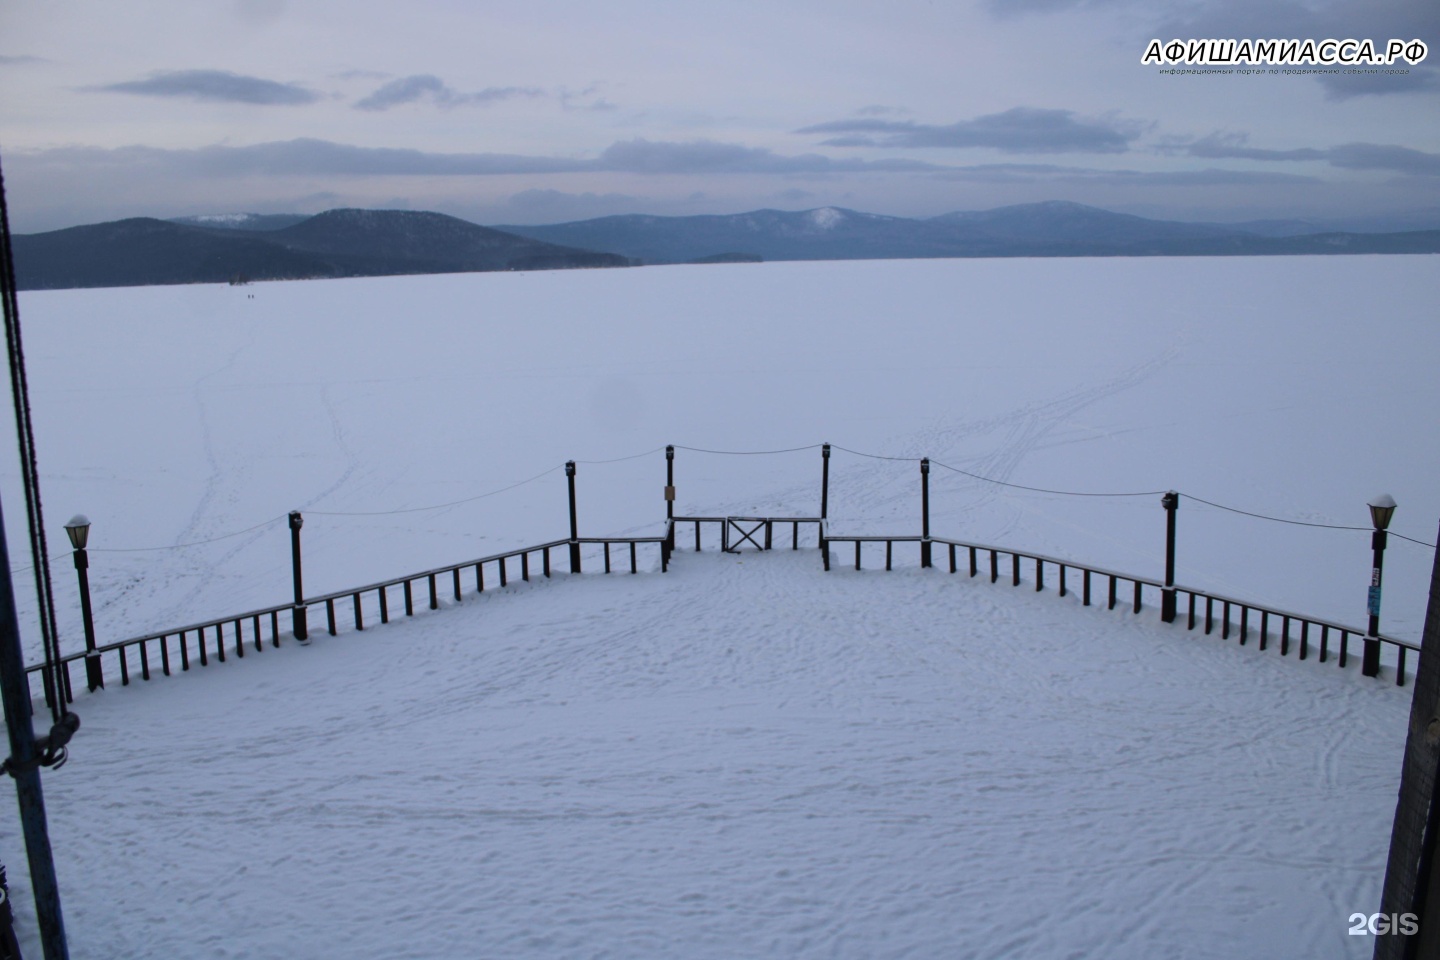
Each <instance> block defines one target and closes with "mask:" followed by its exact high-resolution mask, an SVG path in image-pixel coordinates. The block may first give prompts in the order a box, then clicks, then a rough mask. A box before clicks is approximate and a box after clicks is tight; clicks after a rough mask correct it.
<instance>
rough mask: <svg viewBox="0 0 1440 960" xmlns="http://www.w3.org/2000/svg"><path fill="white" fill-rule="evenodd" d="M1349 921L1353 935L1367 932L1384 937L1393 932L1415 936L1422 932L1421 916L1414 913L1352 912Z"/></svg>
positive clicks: (1361, 935)
mask: <svg viewBox="0 0 1440 960" xmlns="http://www.w3.org/2000/svg"><path fill="white" fill-rule="evenodd" d="M1349 922H1350V931H1349V932H1350V936H1352V937H1363V936H1365V935H1366V934H1370V935H1371V936H1374V937H1383V936H1386V935H1387V934H1391V933H1395V934H1399V935H1400V936H1402V937H1413V936H1415V934H1417V933H1419V932H1420V918H1419V917H1417V916H1416V915H1415V914H1413V913H1370V914H1365V913H1352V914H1350V921H1349Z"/></svg>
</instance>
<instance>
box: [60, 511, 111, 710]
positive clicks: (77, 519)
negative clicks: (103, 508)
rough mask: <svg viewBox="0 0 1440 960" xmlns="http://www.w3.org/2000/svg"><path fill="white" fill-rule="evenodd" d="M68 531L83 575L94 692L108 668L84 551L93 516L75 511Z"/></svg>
mask: <svg viewBox="0 0 1440 960" xmlns="http://www.w3.org/2000/svg"><path fill="white" fill-rule="evenodd" d="M65 533H66V534H68V535H69V537H70V546H72V547H74V548H75V573H76V575H77V576H79V578H80V617H81V619H82V620H84V621H85V685H86V686H87V687H88V688H89V689H90V691H91V692H92V693H93V692H94V691H95V690H97V689H100V688H101V687H104V686H105V671H104V670H103V669H102V668H101V666H100V654H99V652H98V651H97V650H96V649H95V617H94V614H93V613H92V611H91V607H90V554H88V553H86V552H85V544H87V543H89V542H90V519H89V518H88V517H86V516H85V514H83V513H77V514H75V516H73V517H71V518H70V522H69V523H67V524H65Z"/></svg>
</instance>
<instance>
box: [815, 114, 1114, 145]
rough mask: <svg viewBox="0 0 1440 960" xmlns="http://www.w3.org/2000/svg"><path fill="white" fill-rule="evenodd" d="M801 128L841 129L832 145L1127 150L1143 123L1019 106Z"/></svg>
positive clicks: (821, 124)
mask: <svg viewBox="0 0 1440 960" xmlns="http://www.w3.org/2000/svg"><path fill="white" fill-rule="evenodd" d="M796 133H838V134H842V136H839V137H835V138H832V139H829V140H824V141H821V142H822V144H823V145H825V146H831V147H945V148H974V147H989V148H992V149H995V150H1002V151H1004V152H1006V153H1123V152H1125V151H1126V150H1128V149H1129V146H1130V142H1131V141H1132V140H1134V139H1136V138H1137V137H1138V136H1139V135H1140V128H1139V125H1137V124H1133V123H1124V122H1120V121H1114V120H1099V119H1088V120H1087V119H1080V118H1077V117H1076V116H1075V114H1074V113H1072V112H1071V111H1069V110H1041V109H1037V108H1034V107H1015V108H1013V109H1011V110H1006V111H1005V112H1003V113H992V114H989V115H987V116H983V117H977V118H975V119H974V120H961V121H959V122H957V123H952V124H949V125H946V126H936V125H932V124H922V123H915V122H913V121H900V120H869V119H866V120H835V121H832V122H830V123H818V124H815V125H814V126H809V127H802V128H801V129H800V130H797V131H796Z"/></svg>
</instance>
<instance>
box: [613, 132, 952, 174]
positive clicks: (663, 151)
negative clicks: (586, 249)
mask: <svg viewBox="0 0 1440 960" xmlns="http://www.w3.org/2000/svg"><path fill="white" fill-rule="evenodd" d="M598 163H599V166H600V168H601V169H604V170H620V171H625V172H629V173H838V172H847V171H860V170H883V171H909V170H935V169H940V168H938V167H937V166H935V165H934V164H929V163H924V162H922V161H919V160H874V161H866V160H832V159H831V158H829V157H826V156H822V155H820V154H818V153H806V154H800V155H798V156H785V155H783V154H778V153H775V152H774V151H771V150H767V149H764V148H761V147H746V146H741V145H740V144H735V143H718V142H716V141H714V140H692V141H690V142H688V143H672V142H666V141H652V140H642V139H636V140H625V141H620V142H617V143H613V144H611V145H610V146H609V147H607V148H606V149H605V150H604V152H602V153H601V154H600V159H599V161H598Z"/></svg>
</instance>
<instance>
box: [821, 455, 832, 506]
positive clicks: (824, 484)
mask: <svg viewBox="0 0 1440 960" xmlns="http://www.w3.org/2000/svg"><path fill="white" fill-rule="evenodd" d="M828 516H830V444H828V443H822V444H821V445H820V519H821V520H824V519H825V518H826V517H828Z"/></svg>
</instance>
